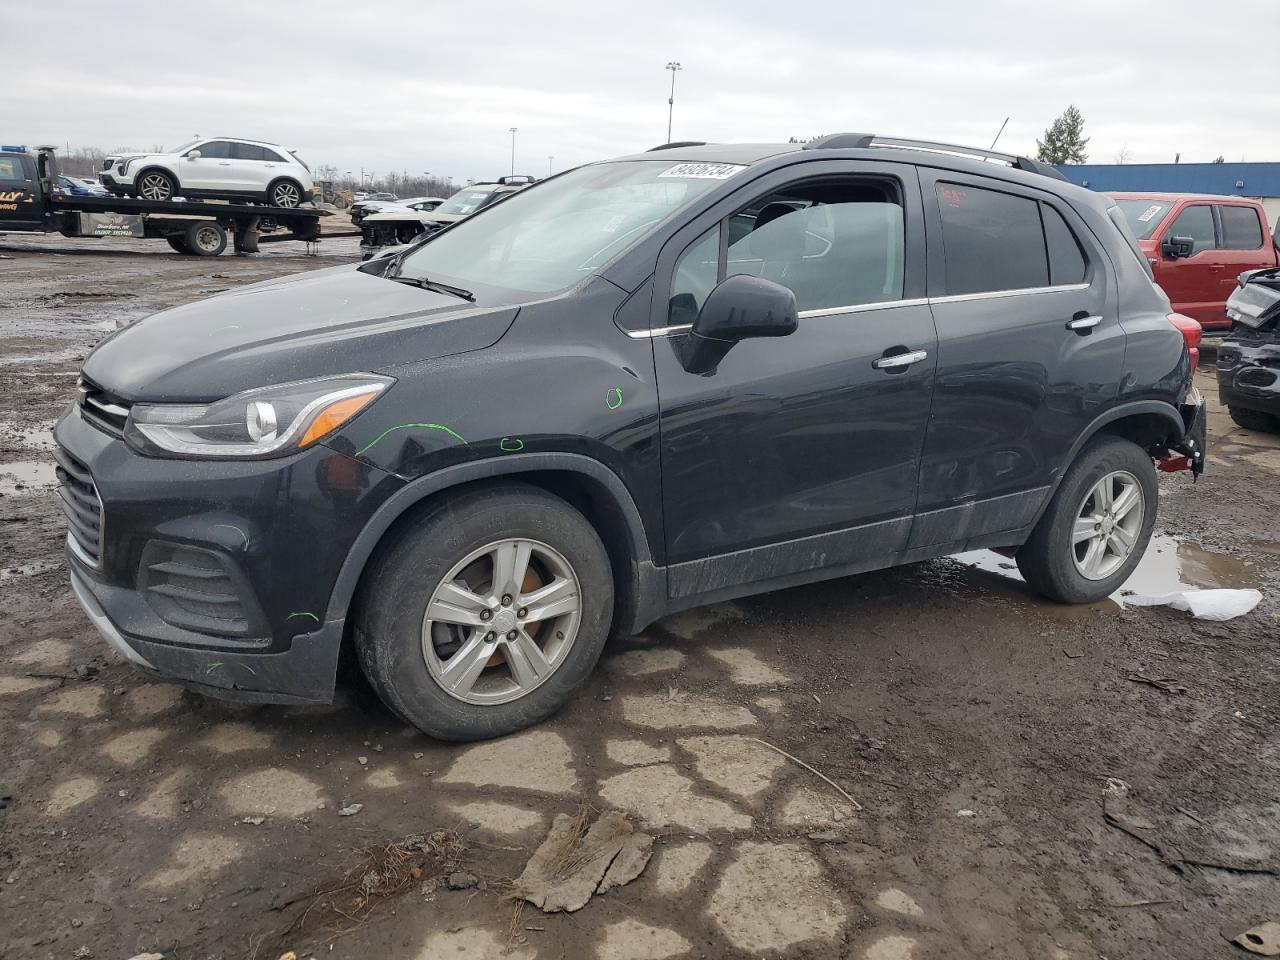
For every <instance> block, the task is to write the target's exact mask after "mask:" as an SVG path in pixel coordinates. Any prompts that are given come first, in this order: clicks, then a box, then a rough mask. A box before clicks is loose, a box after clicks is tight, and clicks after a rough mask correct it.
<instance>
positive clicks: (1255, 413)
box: [1227, 407, 1280, 433]
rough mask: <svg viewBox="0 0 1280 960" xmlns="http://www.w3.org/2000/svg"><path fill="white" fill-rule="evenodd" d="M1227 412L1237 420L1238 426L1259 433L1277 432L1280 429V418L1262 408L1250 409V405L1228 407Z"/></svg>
mask: <svg viewBox="0 0 1280 960" xmlns="http://www.w3.org/2000/svg"><path fill="white" fill-rule="evenodd" d="M1227 413H1229V414H1230V415H1231V419H1232V420H1234V421H1235V422H1236V426H1239V427H1244V428H1245V429H1246V430H1256V431H1257V432H1259V433H1276V432H1277V430H1280V420H1277V419H1276V418H1275V417H1273V416H1272V415H1271V414H1269V413H1264V412H1263V411H1261V410H1250V409H1249V408H1248V407H1227Z"/></svg>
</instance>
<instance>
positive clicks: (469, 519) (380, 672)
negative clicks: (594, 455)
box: [355, 484, 613, 740]
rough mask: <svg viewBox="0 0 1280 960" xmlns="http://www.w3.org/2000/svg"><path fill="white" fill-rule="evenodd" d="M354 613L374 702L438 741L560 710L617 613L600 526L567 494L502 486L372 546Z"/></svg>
mask: <svg viewBox="0 0 1280 960" xmlns="http://www.w3.org/2000/svg"><path fill="white" fill-rule="evenodd" d="M365 583H366V585H367V586H366V587H365V588H364V589H363V590H362V592H361V596H360V598H359V600H358V603H357V609H356V614H355V628H356V629H355V641H356V650H357V652H358V654H359V656H360V662H361V665H362V666H363V668H364V672H365V675H366V676H367V677H368V678H369V681H370V683H371V684H372V685H373V687H374V689H375V690H377V692H378V694H379V696H380V697H381V698H382V699H383V701H384V702H385V703H386V704H387V705H388V706H389V707H391V709H393V710H394V711H395V712H396V713H398V714H399V715H400V716H401V717H403V718H404V719H405V720H407V721H408V722H409V723H412V724H413V725H414V726H416V727H418V728H419V729H420V730H422V731H424V732H425V733H428V734H430V735H431V736H433V737H438V738H440V739H442V740H481V739H486V738H488V737H498V736H502V735H504V734H508V733H513V732H515V731H517V730H522V729H524V728H525V727H528V726H531V725H533V724H535V723H537V722H538V721H540V720H542V719H543V718H545V717H547V716H549V715H550V714H551V713H553V712H554V711H555V710H557V709H559V708H560V707H561V706H562V705H563V704H564V703H565V702H566V701H567V700H568V699H569V697H570V696H571V695H572V694H573V692H574V690H575V689H577V687H578V686H579V685H580V684H581V683H582V682H583V681H584V680H585V679H586V677H587V675H588V674H590V672H591V670H592V669H593V668H594V667H595V664H596V661H597V660H598V659H599V658H600V653H601V651H602V650H603V649H604V644H605V640H606V639H607V637H608V633H609V628H610V625H611V621H612V617H613V578H612V574H611V572H610V565H609V556H608V553H607V552H606V551H605V548H604V544H603V543H602V542H601V541H600V537H599V536H598V535H597V533H596V531H595V530H594V529H593V528H592V526H591V524H590V523H588V522H587V520H586V518H585V517H583V516H582V514H580V513H579V512H578V511H576V510H574V509H573V507H571V506H569V504H568V503H566V502H565V501H563V500H561V499H560V498H559V497H555V496H553V495H551V494H549V493H546V492H545V491H543V490H540V489H538V488H536V487H532V486H527V485H524V484H511V485H504V486H499V487H490V488H485V489H481V490H477V491H473V492H470V493H465V494H461V495H459V496H455V497H449V498H446V499H444V500H442V501H439V502H437V503H435V504H433V505H431V506H430V507H428V508H427V509H426V510H425V511H424V512H423V513H422V514H420V515H419V516H418V517H417V518H415V519H414V520H413V521H412V522H411V523H409V524H408V525H406V526H405V527H403V528H402V529H401V531H400V532H399V534H398V535H397V536H396V537H395V539H394V540H393V541H392V542H391V543H390V544H388V545H386V546H385V547H384V548H382V549H380V552H379V556H378V558H377V559H376V560H375V561H374V563H373V564H372V565H371V568H370V570H369V572H368V573H367V574H366V579H365Z"/></svg>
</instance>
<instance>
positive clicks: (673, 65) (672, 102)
mask: <svg viewBox="0 0 1280 960" xmlns="http://www.w3.org/2000/svg"><path fill="white" fill-rule="evenodd" d="M667 69H668V70H670V71H671V96H669V97H667V143H670V142H671V115H672V114H673V113H675V110H676V71H677V70H683V69H684V67H682V66H680V61H679V60H671V61H668V63H667Z"/></svg>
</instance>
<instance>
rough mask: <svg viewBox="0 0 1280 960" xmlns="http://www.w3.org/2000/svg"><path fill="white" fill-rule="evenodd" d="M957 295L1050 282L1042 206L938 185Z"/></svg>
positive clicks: (952, 289)
mask: <svg viewBox="0 0 1280 960" xmlns="http://www.w3.org/2000/svg"><path fill="white" fill-rule="evenodd" d="M937 195H938V208H939V211H940V214H941V218H942V249H943V259H944V261H945V271H946V290H947V294H948V295H951V296H956V295H961V294H972V293H989V292H995V291H1001V290H1026V289H1029V288H1033V287H1047V286H1049V257H1048V254H1047V252H1046V250H1045V236H1044V228H1043V227H1042V226H1041V220H1040V209H1039V208H1040V205H1039V204H1038V203H1036V201H1034V200H1030V199H1027V198H1026V197H1017V196H1014V195H1013V194H1009V193H1001V192H999V191H996V190H984V189H982V188H980V187H974V186H970V185H969V184H956V183H942V182H939V183H938V184H937Z"/></svg>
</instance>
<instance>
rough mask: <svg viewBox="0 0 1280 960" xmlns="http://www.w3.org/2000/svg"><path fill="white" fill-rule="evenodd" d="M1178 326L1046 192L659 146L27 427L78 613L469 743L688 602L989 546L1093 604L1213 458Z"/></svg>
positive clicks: (307, 695)
mask: <svg viewBox="0 0 1280 960" xmlns="http://www.w3.org/2000/svg"><path fill="white" fill-rule="evenodd" d="M966 153H967V154H970V155H969V156H964V155H962V154H966ZM993 161H1001V162H993ZM1169 314H1170V306H1169V301H1168V300H1167V299H1166V298H1165V296H1164V294H1162V293H1161V292H1160V290H1159V289H1158V288H1157V287H1156V286H1155V285H1154V284H1153V283H1152V281H1151V279H1150V275H1149V271H1148V269H1147V266H1146V263H1145V261H1144V260H1143V259H1142V257H1141V256H1140V254H1139V252H1138V250H1137V246H1136V244H1135V243H1134V242H1133V240H1132V237H1131V235H1130V234H1129V233H1128V229H1127V227H1126V226H1125V223H1124V220H1123V217H1121V216H1120V215H1119V213H1118V211H1117V210H1116V207H1115V205H1114V203H1112V202H1111V201H1110V200H1108V199H1107V198H1106V197H1103V196H1100V195H1098V194H1095V193H1090V192H1089V191H1087V190H1083V189H1080V188H1077V187H1074V186H1071V185H1069V184H1068V183H1066V182H1065V181H1063V180H1062V179H1061V178H1060V177H1058V176H1057V175H1056V174H1055V173H1054V171H1053V170H1052V169H1051V168H1048V167H1044V166H1042V165H1040V164H1037V163H1035V162H1034V161H1030V160H1026V159H1025V158H1017V157H1008V156H1004V155H997V154H990V153H986V152H981V151H966V150H964V149H963V148H957V147H949V146H941V145H937V144H926V143H921V142H916V141H897V140H885V139H880V138H875V137H871V136H867V135H861V134H841V135H835V136H831V137H826V138H822V139H819V140H816V141H813V142H810V143H808V144H805V145H804V146H803V147H801V146H799V145H705V144H672V145H670V146H664V147H661V148H657V149H656V150H654V151H650V152H648V153H643V154H639V155H636V156H629V157H624V158H622V159H619V160H612V161H608V162H603V163H594V164H590V165H587V166H583V167H579V168H577V169H575V170H572V171H569V172H566V173H563V174H560V175H558V176H555V177H553V178H550V179H548V180H545V181H542V182H541V183H538V184H536V185H535V186H532V187H530V188H528V189H527V190H524V191H522V192H520V193H519V194H517V195H515V196H513V197H511V198H510V199H508V200H507V201H506V202H504V203H500V204H495V205H493V206H492V207H489V208H487V209H485V210H483V211H481V212H480V213H479V214H477V215H475V216H473V217H470V218H468V219H466V220H463V221H461V222H460V223H457V224H455V225H452V226H450V227H449V228H448V229H445V230H443V231H441V232H440V233H438V234H436V235H435V236H433V237H432V238H431V239H430V240H428V241H427V242H425V243H422V244H419V245H417V246H415V247H411V248H408V249H407V250H405V251H404V252H402V253H401V254H400V255H397V256H394V257H388V258H385V259H380V260H374V261H370V262H369V263H366V264H363V265H361V266H357V265H354V264H353V265H347V266H340V267H334V268H331V269H327V270H320V271H317V272H314V273H308V274H306V275H303V276H296V277H289V278H284V279H280V280H273V281H270V282H267V283H261V284H256V285H254V286H249V287H244V288H241V289H237V290H234V291H231V292H228V293H225V294H222V295H220V296H216V297H213V298H212V299H209V300H205V301H203V302H200V303H193V304H189V305H187V306H182V307H178V308H175V309H172V310H167V311H165V312H163V313H160V314H157V315H155V316H153V317H150V318H148V319H146V320H143V321H141V322H139V323H137V324H135V325H133V326H131V327H129V328H127V329H124V330H121V331H119V332H118V333H116V334H114V335H113V336H111V337H109V338H108V339H107V340H105V341H104V342H103V343H101V344H100V345H99V346H98V348H97V349H96V350H95V351H94V352H93V353H92V355H91V356H90V357H89V358H88V359H87V360H86V361H85V364H84V368H83V371H82V377H81V380H80V382H79V397H78V398H77V401H76V402H75V403H74V404H73V405H72V407H71V408H70V409H69V410H68V411H67V413H66V415H65V416H64V417H63V418H62V419H61V420H60V421H59V422H58V425H57V427H56V430H55V433H56V438H57V442H58V449H57V456H58V460H59V464H60V471H59V475H60V477H61V479H62V484H63V485H62V487H61V495H62V497H63V501H64V504H65V508H66V513H67V517H68V519H69V521H70V531H69V535H68V538H67V551H68V561H69V564H70V568H71V581H72V584H73V586H74V589H75V592H76V595H77V596H78V597H79V599H80V601H81V603H82V604H83V605H84V608H85V610H86V611H87V612H88V614H89V616H90V617H91V618H92V620H93V621H94V623H95V624H96V625H97V627H98V628H99V629H100V630H101V631H102V633H103V634H104V635H105V636H106V638H107V640H108V641H110V643H111V644H112V645H114V646H115V647H116V648H117V649H118V650H120V651H121V652H123V653H124V654H125V655H126V656H127V657H129V658H130V659H131V660H133V661H134V662H135V663H138V664H140V665H142V666H144V667H147V668H150V669H153V670H156V671H158V672H160V673H162V674H164V675H166V676H168V677H170V678H173V679H175V680H178V681H180V682H182V683H184V684H186V685H188V686H190V687H192V688H194V689H197V690H201V691H206V692H209V693H216V694H222V695H224V696H232V697H238V698H241V699H250V700H259V701H325V700H328V699H329V698H331V696H332V694H333V690H334V684H335V674H336V671H337V668H338V663H339V659H340V654H341V653H342V652H343V651H344V650H345V649H353V650H354V652H355V653H356V654H358V656H359V661H360V663H361V664H362V666H363V668H364V671H365V673H366V674H367V676H368V678H369V680H370V681H371V682H372V684H373V686H374V687H375V688H376V689H377V690H378V692H379V693H380V695H381V696H382V697H383V698H384V699H385V701H386V703H387V704H388V705H389V706H390V707H391V708H392V709H394V710H395V711H396V712H397V713H398V714H399V715H400V716H401V717H403V718H404V719H405V720H407V721H409V722H410V723H412V724H415V725H417V726H418V727H420V728H421V729H422V730H424V731H427V732H428V733H431V734H434V735H436V736H438V737H443V738H449V739H459V740H462V739H474V738H480V737H489V736H495V735H499V734H503V733H507V732H510V731H513V730H517V729H520V728H522V727H525V726H528V725H529V724H532V723H535V722H536V721H538V720H540V719H541V718H543V717H545V716H547V715H548V714H549V713H551V712H552V711H553V710H555V709H556V707H558V706H559V705H560V704H562V703H564V702H565V700H566V699H567V698H568V697H569V696H570V695H571V694H572V692H573V690H574V689H575V688H576V687H577V686H578V685H579V684H580V683H582V681H583V679H584V678H585V677H586V676H587V674H588V673H589V672H590V671H591V669H592V668H593V666H594V665H595V663H596V660H597V659H598V658H599V656H600V653H601V650H602V648H603V647H604V644H605V641H606V638H607V637H608V636H609V635H610V633H611V632H617V633H623V634H625V633H629V632H634V631H638V630H640V629H642V628H644V627H645V626H646V625H647V624H649V623H651V622H653V621H654V620H655V619H657V618H659V617H661V616H663V615H664V614H667V613H670V612H672V611H676V610H681V609H685V608H689V607H694V606H697V605H700V604H705V603H708V602H711V601H718V600H724V599H726V598H731V597H739V596H743V595H745V594H750V593H755V592H758V591H762V590H772V589H776V588H778V587H785V586H789V585H792V584H799V583H805V582H809V581H815V580H821V579H824V578H828V577H839V576H844V575H847V574H852V573H857V572H859V571H865V570H871V569H874V568H878V567H886V566H890V565H893V564H901V563H910V562H912V561H917V560H923V559H926V558H929V557H938V556H942V555H946V554H951V553H955V552H957V551H962V550H968V549H973V548H977V547H992V548H998V549H1004V550H1006V551H1009V552H1011V553H1014V555H1016V557H1017V562H1018V565H1019V567H1020V569H1021V570H1022V572H1023V574H1024V575H1025V577H1026V580H1027V582H1028V583H1029V584H1031V586H1032V587H1034V588H1035V589H1036V590H1038V591H1040V592H1041V593H1043V594H1045V595H1046V596H1049V597H1052V598H1054V599H1056V600H1059V601H1065V602H1086V601H1093V600H1097V599H1099V598H1101V597H1104V596H1106V595H1107V594H1109V593H1110V592H1112V591H1114V590H1115V589H1116V588H1117V587H1118V586H1119V585H1120V584H1121V583H1122V582H1123V581H1124V580H1125V578H1126V577H1127V576H1128V574H1129V572H1130V571H1131V570H1132V569H1133V567H1134V565H1135V564H1136V563H1137V562H1138V559H1139V557H1140V556H1141V554H1142V552H1143V550H1144V548H1145V547H1146V544H1147V540H1148V537H1149V536H1150V534H1151V529H1152V526H1153V524H1154V523H1155V518H1156V503H1157V498H1156V472H1155V466H1154V463H1153V461H1154V460H1162V461H1163V463H1162V466H1164V467H1166V468H1168V467H1170V466H1171V465H1173V466H1178V465H1183V466H1190V467H1191V468H1193V469H1195V470H1196V471H1198V470H1199V469H1200V468H1201V466H1202V465H1203V462H1204V457H1203V446H1204V417H1203V406H1202V405H1201V404H1200V402H1199V400H1200V398H1199V394H1198V393H1197V392H1196V391H1195V390H1194V389H1193V388H1192V386H1191V372H1192V371H1191V363H1190V358H1189V355H1188V351H1187V349H1186V346H1185V344H1184V341H1183V338H1182V335H1181V334H1180V333H1179V331H1178V330H1177V329H1175V327H1174V326H1173V324H1172V323H1171V322H1170V320H1169V319H1168V315H1169Z"/></svg>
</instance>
